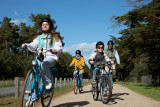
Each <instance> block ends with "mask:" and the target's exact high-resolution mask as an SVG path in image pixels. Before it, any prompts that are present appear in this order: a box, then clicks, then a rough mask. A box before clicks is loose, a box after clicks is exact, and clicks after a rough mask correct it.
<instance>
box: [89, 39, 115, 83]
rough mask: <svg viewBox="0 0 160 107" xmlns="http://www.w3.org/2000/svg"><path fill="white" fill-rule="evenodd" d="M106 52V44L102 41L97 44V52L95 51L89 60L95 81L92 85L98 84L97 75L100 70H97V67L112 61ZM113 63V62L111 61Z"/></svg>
mask: <svg viewBox="0 0 160 107" xmlns="http://www.w3.org/2000/svg"><path fill="white" fill-rule="evenodd" d="M103 50H104V43H103V42H102V41H99V42H97V43H96V51H94V52H93V53H92V54H91V56H90V58H89V60H88V61H89V64H91V67H92V69H93V81H92V83H93V84H94V83H96V73H97V72H98V70H99V69H97V68H96V67H97V65H98V64H101V63H105V62H108V61H111V59H110V58H108V56H107V55H106V54H105V53H104V52H103ZM111 63H113V61H111Z"/></svg>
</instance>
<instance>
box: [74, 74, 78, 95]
mask: <svg viewBox="0 0 160 107" xmlns="http://www.w3.org/2000/svg"><path fill="white" fill-rule="evenodd" d="M73 84H74V94H77V91H78V84H77V76H76V75H75V76H74V79H73Z"/></svg>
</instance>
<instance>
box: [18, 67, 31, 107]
mask: <svg viewBox="0 0 160 107" xmlns="http://www.w3.org/2000/svg"><path fill="white" fill-rule="evenodd" d="M31 74H32V75H31ZM30 76H32V77H30ZM30 78H31V81H29V79H30ZM33 79H34V71H33V70H29V71H28V73H27V76H26V78H25V81H24V85H23V89H22V95H21V107H26V105H25V104H26V103H27V101H28V100H26V99H25V97H26V96H25V94H26V93H25V90H26V88H27V87H28V85H29V82H30V83H33ZM30 88H31V87H30ZM29 90H30V91H31V89H29ZM29 97H30V99H31V97H32V92H31V93H30V94H28V98H29ZM30 101H31V100H30ZM30 101H29V103H30ZM28 107H30V105H28Z"/></svg>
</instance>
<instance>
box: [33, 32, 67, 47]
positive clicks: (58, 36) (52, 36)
mask: <svg viewBox="0 0 160 107" xmlns="http://www.w3.org/2000/svg"><path fill="white" fill-rule="evenodd" d="M42 33H43V32H42V31H40V32H38V33H37V34H36V35H35V36H34V38H33V40H34V39H35V38H36V37H37V36H38V35H41V34H42ZM49 33H51V41H50V43H49V44H50V45H53V39H54V38H55V39H56V41H59V40H61V42H62V45H63V46H64V43H63V38H64V37H61V36H60V34H59V33H57V32H55V31H54V29H52V30H51V31H50V32H49Z"/></svg>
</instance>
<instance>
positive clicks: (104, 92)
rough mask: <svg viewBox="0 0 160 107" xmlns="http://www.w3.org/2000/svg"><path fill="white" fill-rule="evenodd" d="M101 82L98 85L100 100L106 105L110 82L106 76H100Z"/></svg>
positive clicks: (108, 97)
mask: <svg viewBox="0 0 160 107" xmlns="http://www.w3.org/2000/svg"><path fill="white" fill-rule="evenodd" d="M101 78H102V82H101V85H100V94H101V100H102V102H103V103H104V104H107V103H108V102H109V100H110V97H111V87H110V86H111V85H110V80H109V79H108V78H107V77H106V76H102V77H101Z"/></svg>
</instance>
